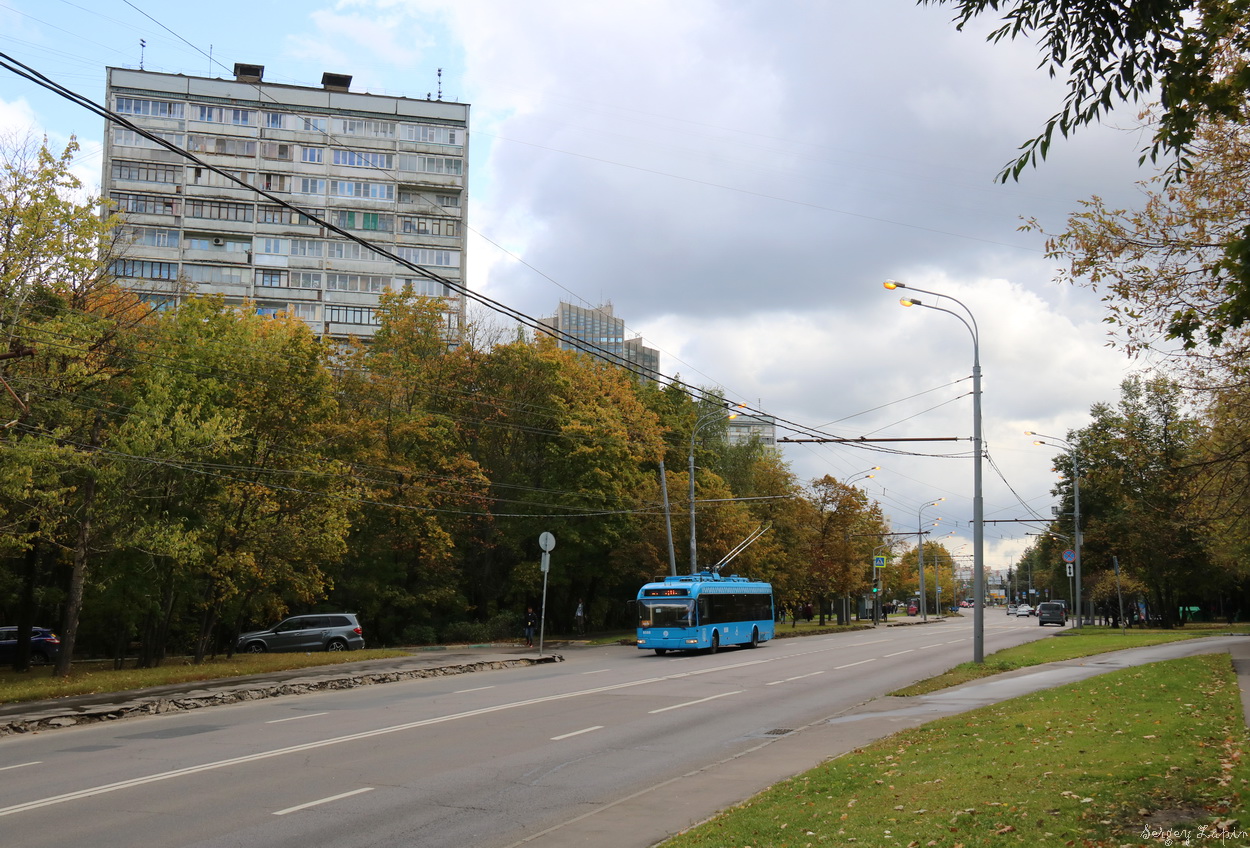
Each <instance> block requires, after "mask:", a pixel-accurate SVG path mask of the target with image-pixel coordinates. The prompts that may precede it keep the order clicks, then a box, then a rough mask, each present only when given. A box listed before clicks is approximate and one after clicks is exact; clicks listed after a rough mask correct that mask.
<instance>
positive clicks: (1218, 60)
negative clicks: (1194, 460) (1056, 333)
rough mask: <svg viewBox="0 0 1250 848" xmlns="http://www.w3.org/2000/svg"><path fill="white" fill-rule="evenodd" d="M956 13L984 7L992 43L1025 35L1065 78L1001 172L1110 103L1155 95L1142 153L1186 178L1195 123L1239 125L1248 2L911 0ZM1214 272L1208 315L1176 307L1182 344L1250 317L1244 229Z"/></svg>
mask: <svg viewBox="0 0 1250 848" xmlns="http://www.w3.org/2000/svg"><path fill="white" fill-rule="evenodd" d="M920 2H921V3H927V4H941V5H949V6H952V7H954V8H955V10H956V16H955V21H956V23H957V25H958V26H959V27H960V28H962V27H964V26H965V25H967V24H968V23H969V22H971V21H972V20H974V19H977V18H979V17H981V16H983V15H987V14H1001V23H1000V25H999V26H997V27H996V28H995V29H993V31H992V32H991V33H990V35H989V39H990V40H991V41H1000V40H1003V39H1016V38H1034V39H1037V40H1038V41H1039V42H1040V43H1041V48H1042V55H1043V59H1042V62H1041V65H1040V66H1041V67H1042V68H1044V69H1045V70H1046V72H1047V73H1048V74H1049V75H1050V76H1052V77H1053V76H1063V75H1065V74H1066V75H1067V84H1068V92H1067V95H1066V97H1065V100H1064V103H1063V108H1062V109H1061V110H1060V111H1059V112H1057V113H1055V114H1054V115H1052V116H1051V117H1050V119H1049V120H1047V122H1046V124H1045V128H1044V130H1043V131H1042V133H1041V134H1040V135H1038V136H1037V137H1036V138H1034V139H1032V140H1030V141H1028V142H1026V143H1025V144H1024V145H1022V148H1021V150H1022V152H1021V154H1020V155H1019V156H1018V158H1017V159H1016V160H1015V161H1014V162H1012V163H1010V164H1009V165H1008V166H1007V167H1006V168H1004V169H1003V171H1002V173H1001V174H1000V177H1001V179H1003V180H1006V179H1008V178H1018V177H1019V175H1020V173H1021V172H1022V171H1023V170H1024V169H1025V168H1027V167H1028V166H1029V165H1033V164H1036V163H1037V162H1038V161H1039V160H1040V159H1043V158H1045V156H1046V154H1047V153H1048V151H1049V149H1050V145H1051V143H1052V141H1053V140H1054V138H1055V133H1056V131H1058V132H1059V133H1060V134H1061V135H1063V136H1068V135H1071V134H1072V133H1074V132H1076V131H1077V130H1079V129H1081V128H1082V127H1085V126H1088V125H1090V124H1097V123H1099V122H1100V121H1102V120H1103V119H1104V118H1105V117H1106V116H1107V115H1108V114H1109V113H1110V112H1111V111H1112V110H1113V109H1114V108H1115V107H1116V106H1117V105H1118V104H1119V103H1121V102H1129V103H1135V102H1139V101H1142V100H1144V99H1145V98H1153V97H1154V96H1156V94H1157V95H1158V96H1159V97H1160V99H1161V105H1160V106H1159V108H1158V120H1157V122H1155V123H1154V135H1153V138H1152V141H1151V146H1150V147H1149V148H1148V150H1147V151H1146V152H1145V153H1144V154H1143V159H1145V158H1146V156H1149V158H1151V159H1152V160H1157V159H1159V158H1160V157H1175V160H1174V164H1173V168H1172V171H1173V174H1174V175H1178V176H1187V172H1188V171H1189V170H1190V165H1191V156H1192V155H1193V154H1194V153H1195V152H1197V151H1200V148H1201V146H1202V143H1203V141H1202V139H1203V135H1204V132H1205V130H1204V128H1205V127H1208V126H1211V125H1215V126H1231V127H1234V128H1240V127H1242V126H1244V125H1245V124H1246V123H1247V112H1246V94H1247V91H1250V7H1248V6H1247V5H1246V4H1245V3H1244V2H1242V0H1134V1H1133V2H1127V3H1125V2H1117V0H1077V2H1069V0H920ZM1216 249H1217V250H1218V252H1219V253H1220V254H1221V259H1220V262H1219V264H1220V268H1221V274H1220V275H1219V276H1217V277H1216V278H1214V279H1213V280H1209V281H1208V283H1207V284H1208V285H1212V286H1216V287H1218V288H1219V289H1220V296H1219V299H1220V301H1221V302H1220V305H1219V306H1218V308H1217V309H1216V310H1214V311H1213V312H1208V313H1203V312H1201V311H1198V310H1189V309H1187V308H1181V309H1180V310H1179V311H1178V312H1177V314H1176V315H1175V317H1174V320H1172V321H1171V322H1170V324H1169V327H1168V331H1169V333H1170V334H1171V335H1173V336H1175V337H1178V338H1182V339H1185V340H1187V341H1189V342H1192V341H1193V340H1194V339H1195V338H1196V337H1197V336H1198V334H1199V332H1200V330H1201V328H1202V327H1203V326H1204V322H1207V321H1209V322H1210V324H1209V325H1207V330H1206V333H1207V334H1208V335H1210V336H1212V337H1214V338H1216V339H1218V337H1219V336H1220V335H1221V334H1222V333H1223V332H1224V328H1226V327H1240V326H1242V325H1243V324H1245V323H1246V321H1247V320H1250V229H1246V228H1244V227H1243V228H1242V229H1241V230H1239V231H1232V232H1230V233H1229V234H1228V235H1227V238H1226V239H1225V240H1224V241H1223V242H1222V243H1221V244H1218V245H1216Z"/></svg>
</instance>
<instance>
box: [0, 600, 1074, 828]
mask: <svg viewBox="0 0 1250 848" xmlns="http://www.w3.org/2000/svg"><path fill="white" fill-rule="evenodd" d="M1056 632H1057V631H1056V629H1054V628H1039V627H1038V626H1037V624H1036V620H1034V619H1018V620H1017V619H1011V618H1007V617H1006V616H1005V615H1004V616H995V615H993V613H992V612H991V613H989V614H987V616H986V645H985V648H986V652H987V653H990V652H992V651H994V650H998V649H999V648H1002V647H1006V646H1008V645H1011V644H1019V643H1021V642H1024V641H1028V640H1031V639H1035V638H1040V637H1044V636H1048V635H1053V634H1054V633H1056ZM971 653H972V642H971V617H968V618H965V619H962V620H948V621H945V622H941V623H931V624H927V625H921V626H912V627H888V628H887V627H881V628H877V629H876V630H871V631H860V632H855V633H846V634H837V635H831V636H820V637H807V638H803V639H790V640H776V641H773V642H770V643H768V644H766V645H764V646H761V647H760V648H759V649H756V650H750V649H740V650H724V651H722V652H720V653H718V654H715V655H707V654H699V655H678V656H671V655H670V656H666V657H657V656H655V655H653V654H646V653H643V652H640V651H638V650H636V649H633V648H629V647H606V648H582V649H572V650H565V651H564V656H565V660H566V661H565V662H562V663H553V664H547V665H537V666H531V667H527V668H516V669H506V670H501V671H492V672H487V673H480V674H470V675H461V676H456V677H435V678H429V679H424V680H416V681H409V682H398V683H391V684H388V685H385V686H369V687H365V688H362V689H354V690H348V691H339V692H325V693H317V694H308V695H302V696H298V697H289V698H280V699H273V700H266V701H258V702H250V703H244V704H236V705H230V706H223V707H216V708H212V709H207V710H197V711H194V712H186V713H175V714H170V715H162V716H155V717H152V718H144V719H128V720H123V721H118V722H110V723H103V724H95V725H90V726H84V727H81V728H69V729H65V730H58V731H55V732H51V733H39V734H27V735H23V736H12V737H8V738H6V739H3V740H0V774H3V776H4V780H3V785H4V787H5V791H4V794H3V796H2V799H0V834H3V837H2V838H0V841H2V842H3V844H4V845H5V846H15V848H39V846H56V848H75V847H76V846H84V848H85V846H91V848H108V846H127V848H130V846H134V845H153V846H169V848H173V846H205V847H207V846H214V848H217V847H218V846H245V845H247V846H266V848H269V846H276V847H277V848H286V847H287V846H290V848H306V847H307V846H336V848H337V847H338V846H342V847H343V848H353V846H401V845H402V846H422V848H425V847H426V846H431V848H441V846H457V848H460V846H464V845H473V846H481V848H508V847H509V846H521V845H543V846H565V845H568V846H572V845H578V846H584V845H586V844H597V845H610V846H622V848H632V846H639V848H642V846H650V845H653V844H655V843H656V842H657V841H659V840H661V839H663V838H665V837H666V836H668V835H670V834H672V833H674V832H676V831H678V830H680V829H682V828H684V827H687V826H689V825H691V824H694V823H696V822H698V821H700V820H702V819H704V818H707V817H708V816H710V815H713V814H714V813H715V812H716V811H717V810H719V809H722V808H724V807H726V806H729V805H731V804H733V803H736V802H738V801H741V800H743V799H745V798H747V797H749V796H750V795H751V794H753V793H754V792H757V791H759V790H761V789H763V788H765V787H767V786H768V785H770V784H772V783H774V782H776V781H777V780H781V779H784V778H785V777H788V776H790V775H793V774H795V773H797V772H800V771H802V770H804V769H806V768H809V767H811V766H813V765H816V764H817V763H819V762H821V761H822V760H824V759H826V758H827V757H829V756H832V755H835V754H837V753H840V752H841V751H842V750H846V749H847V748H848V747H853V746H854V745H856V744H862V743H863V742H867V741H869V740H871V739H873V738H876V737H878V736H880V735H884V734H885V733H888V732H891V731H892V730H894V729H899V728H901V727H903V726H909V725H911V724H915V723H919V722H920V721H923V720H928V718H930V717H932V716H931V715H929V714H928V713H927V712H926V709H928V708H926V707H924V705H922V704H919V703H917V704H915V705H912V706H908V707H907V708H905V709H902V710H895V711H894V712H891V711H890V710H886V709H882V708H881V707H880V706H879V704H880V703H881V702H879V701H875V700H874V699H876V698H877V697H878V696H880V695H882V694H884V693H885V692H887V691H890V690H893V689H895V688H898V687H900V686H903V685H906V684H907V683H910V682H913V681H915V680H919V679H923V678H925V677H928V676H931V675H932V674H934V673H937V672H940V671H942V670H944V669H946V668H948V667H950V666H952V665H955V664H957V663H959V662H963V661H965V660H968V659H970V658H971ZM1052 685H1053V684H1052ZM1006 691H1008V690H1004V692H1006ZM1007 696H1008V697H1009V696H1010V695H1007ZM889 700H894V699H889ZM869 702H872V703H869ZM933 703H937V702H933ZM963 708H966V706H965V705H964V704H963V703H962V702H959V701H958V700H957V699H956V700H953V701H951V702H950V703H949V704H948V705H947V706H946V707H942V706H941V705H940V704H938V706H935V707H932V708H931V710H930V711H931V712H934V713H940V712H942V711H943V710H945V711H948V712H949V711H950V710H951V709H963Z"/></svg>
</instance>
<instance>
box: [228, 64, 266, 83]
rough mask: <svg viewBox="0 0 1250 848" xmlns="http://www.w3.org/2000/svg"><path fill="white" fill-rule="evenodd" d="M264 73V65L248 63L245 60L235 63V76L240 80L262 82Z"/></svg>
mask: <svg viewBox="0 0 1250 848" xmlns="http://www.w3.org/2000/svg"><path fill="white" fill-rule="evenodd" d="M264 75H265V66H264V65H248V64H246V63H244V62H235V63H234V78H235V79H236V80H238V81H239V82H260V78H261V77H263V76H264Z"/></svg>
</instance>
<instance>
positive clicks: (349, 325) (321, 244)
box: [102, 64, 469, 342]
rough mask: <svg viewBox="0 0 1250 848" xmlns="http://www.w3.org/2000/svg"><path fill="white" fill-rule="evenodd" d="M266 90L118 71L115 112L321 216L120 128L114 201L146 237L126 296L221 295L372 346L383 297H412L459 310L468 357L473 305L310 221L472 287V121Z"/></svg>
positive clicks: (246, 83) (452, 335)
mask: <svg viewBox="0 0 1250 848" xmlns="http://www.w3.org/2000/svg"><path fill="white" fill-rule="evenodd" d="M263 75H264V67H263V66H261V65H244V64H236V65H235V67H234V79H232V80H227V79H210V78H206V77H192V76H183V75H179V74H163V73H153V72H150V71H135V70H128V69H123V68H109V69H108V91H107V95H108V101H107V102H108V105H109V107H110V108H111V109H113V110H114V111H115V112H118V113H120V114H122V115H125V116H126V117H127V118H128V119H129V120H130V121H132V122H133V123H134V124H136V125H137V126H140V127H142V128H144V129H145V130H149V131H151V132H154V133H157V134H159V135H160V136H161V137H163V138H165V139H167V140H168V141H170V142H172V143H174V144H176V145H178V146H179V147H182V148H184V149H186V150H188V151H190V152H192V153H194V154H195V155H196V156H197V157H199V158H200V159H202V160H203V161H204V162H206V163H208V164H211V165H214V166H216V167H219V168H222V169H224V170H228V171H229V172H230V173H231V174H232V175H234V176H237V177H239V178H241V179H242V180H243V181H244V182H246V183H247V184H248V185H249V186H256V187H259V188H263V189H265V190H266V191H269V192H271V193H273V194H275V195H278V196H280V197H281V198H282V199H284V200H287V201H288V202H290V203H293V204H295V205H296V206H297V207H299V209H300V210H302V211H303V212H306V213H308V215H304V214H300V213H299V212H293V211H292V210H290V209H287V208H285V207H283V206H280V205H278V204H275V203H272V202H271V201H269V200H267V199H266V198H264V197H261V196H260V195H258V194H257V193H256V192H255V191H253V190H252V189H250V188H245V187H242V186H239V185H238V184H236V183H234V182H230V181H228V180H226V179H225V178H224V177H222V176H221V175H220V174H217V173H214V172H213V171H210V170H208V169H205V168H201V167H197V166H196V165H194V164H191V163H190V162H189V161H188V160H187V159H185V158H184V157H182V156H180V155H178V154H177V153H174V152H173V151H170V150H167V149H165V148H163V147H161V146H159V145H157V144H156V143H155V142H153V141H151V140H150V139H148V138H145V137H143V136H141V135H139V134H137V133H135V132H134V131H133V130H129V129H125V128H122V127H119V126H117V125H115V124H112V123H109V125H108V126H107V127H106V132H105V142H104V178H103V183H102V185H103V194H104V196H105V197H106V198H109V199H110V200H112V201H113V202H114V204H116V209H117V211H118V212H120V213H122V214H123V215H124V216H125V219H126V222H127V227H128V229H129V231H130V232H129V235H130V236H132V237H133V244H132V245H131V246H130V247H129V248H128V251H127V254H126V256H125V258H124V259H123V260H122V261H119V262H118V263H117V265H116V273H117V275H118V276H119V277H120V278H122V282H124V283H126V284H127V285H129V286H130V287H131V288H133V289H135V290H137V291H139V292H140V293H142V295H143V296H144V297H145V298H146V299H149V300H152V301H155V302H158V303H161V304H171V305H172V304H176V303H177V301H178V299H179V298H181V297H183V296H185V293H186V292H187V291H188V290H191V291H196V292H199V293H220V294H222V295H224V296H225V298H226V300H227V302H229V303H235V304H243V303H244V302H250V303H252V304H254V306H255V308H256V310H257V311H259V312H261V313H265V314H276V313H278V312H283V311H286V312H290V313H291V314H293V315H295V316H297V317H299V318H301V319H303V320H304V321H306V322H307V323H308V324H309V325H310V326H311V327H312V328H313V331H314V332H316V333H317V334H318V335H323V336H329V337H332V338H343V337H347V336H357V337H363V338H367V337H369V336H371V335H372V334H373V333H374V331H375V330H376V328H377V323H378V316H377V309H376V307H377V305H378V302H379V296H380V295H381V293H382V292H383V291H384V290H386V289H387V288H394V289H396V290H398V289H400V288H402V287H403V286H404V285H405V284H411V286H412V287H413V289H414V291H415V292H416V293H417V294H421V295H426V296H430V297H436V298H442V299H443V302H444V303H445V304H446V318H447V322H446V332H447V337H448V341H449V342H454V341H456V340H457V339H458V338H459V334H460V328H461V326H462V324H463V320H464V311H465V298H464V296H463V294H461V293H459V292H458V291H456V290H455V289H453V288H449V287H448V286H446V285H444V284H443V283H441V282H436V281H431V280H428V279H426V278H424V277H422V276H419V275H417V274H415V273H414V272H413V271H412V270H411V269H408V268H405V267H403V266H402V265H400V264H398V263H396V262H394V261H393V260H390V259H387V258H384V257H383V256H381V255H380V254H377V253H375V252H374V251H372V250H369V249H368V248H366V247H364V246H362V245H360V244H359V243H357V242H354V241H351V240H349V239H345V238H343V237H341V236H339V235H337V234H335V233H333V232H330V231H328V230H326V229H325V227H323V226H320V225H319V224H318V222H317V221H316V220H314V219H313V218H312V217H309V216H316V217H317V218H320V219H322V220H325V221H328V222H329V223H331V224H333V225H335V226H337V227H340V228H342V229H344V230H349V231H351V232H352V233H354V234H356V235H359V236H361V237H362V238H364V239H366V240H367V241H368V242H369V243H371V244H377V245H379V246H381V247H384V248H385V249H387V250H389V251H390V252H392V253H394V254H395V255H397V256H399V257H401V258H403V259H405V260H407V261H409V262H412V263H414V264H416V265H419V266H421V267H423V268H428V269H429V270H430V271H433V272H434V273H436V274H437V275H439V276H440V277H441V278H443V279H447V280H451V281H453V282H455V283H463V281H464V247H465V220H466V219H465V214H466V204H465V196H466V188H467V182H468V166H467V162H468V152H469V138H468V122H469V107H468V105H467V104H462V103H450V102H443V101H441V100H416V99H409V98H405V97H387V96H381V95H371V94H357V93H354V92H351V91H349V90H348V89H349V87H350V85H351V77H350V76H345V75H340V74H329V73H327V74H325V75H324V76H323V77H322V87H321V88H315V87H309V86H297V85H277V84H273V83H267V82H264V81H263V79H262V77H263Z"/></svg>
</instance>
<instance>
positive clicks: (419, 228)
mask: <svg viewBox="0 0 1250 848" xmlns="http://www.w3.org/2000/svg"><path fill="white" fill-rule="evenodd" d="M400 221H401V222H402V229H401V230H400V231H401V232H404V233H410V234H412V235H418V236H454V235H456V233H457V232H458V231H459V229H460V228H459V226H458V225H459V222H458V221H457V220H456V219H455V218H425V217H419V218H401V219H400Z"/></svg>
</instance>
